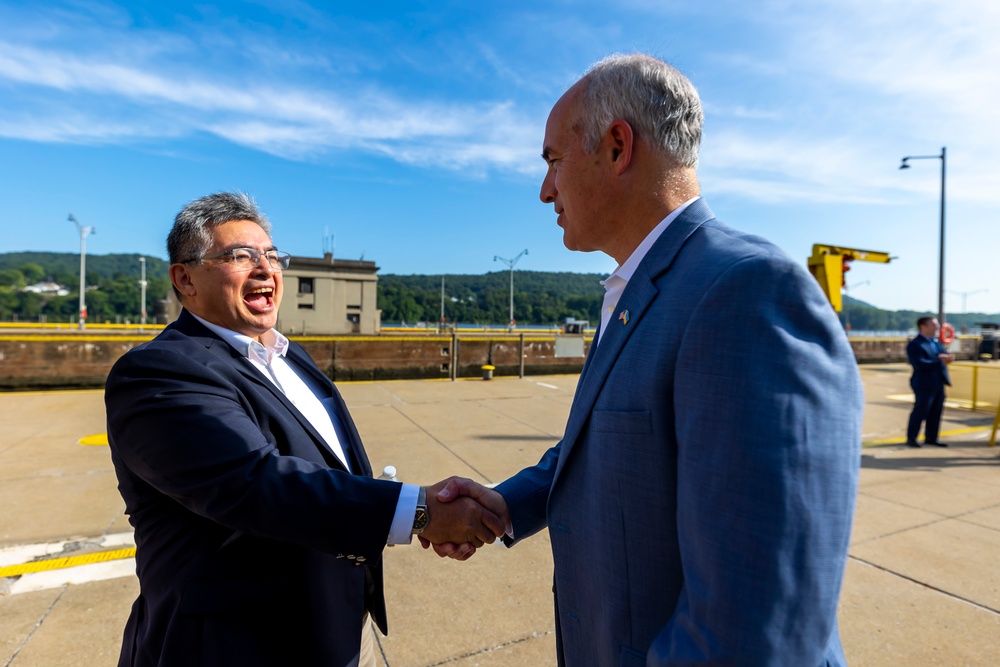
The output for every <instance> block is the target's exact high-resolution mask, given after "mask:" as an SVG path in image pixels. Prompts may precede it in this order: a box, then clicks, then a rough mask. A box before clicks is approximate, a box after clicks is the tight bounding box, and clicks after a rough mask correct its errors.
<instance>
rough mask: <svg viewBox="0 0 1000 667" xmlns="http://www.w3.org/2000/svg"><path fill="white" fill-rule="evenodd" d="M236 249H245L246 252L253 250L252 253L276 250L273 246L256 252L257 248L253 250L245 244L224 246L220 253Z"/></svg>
mask: <svg viewBox="0 0 1000 667" xmlns="http://www.w3.org/2000/svg"><path fill="white" fill-rule="evenodd" d="M237 248H246V249H248V250H253V251H254V252H271V251H272V250H277V248H276V247H275V246H274V245H273V244H272V245H271V246H269V247H267V248H265V249H264V250H257V248H254V247H253V246H252V245H247V244H246V243H233V244H230V245H228V246H226V248H225V250H223V251H222V252H229V251H231V250H236V249H237Z"/></svg>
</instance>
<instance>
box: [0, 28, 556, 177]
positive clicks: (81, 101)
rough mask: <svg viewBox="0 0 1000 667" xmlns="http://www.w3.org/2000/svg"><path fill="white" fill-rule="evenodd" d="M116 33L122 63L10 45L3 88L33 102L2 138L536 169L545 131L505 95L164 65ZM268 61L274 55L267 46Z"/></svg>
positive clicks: (9, 112) (2, 45)
mask: <svg viewBox="0 0 1000 667" xmlns="http://www.w3.org/2000/svg"><path fill="white" fill-rule="evenodd" d="M106 39H107V41H108V42H109V43H115V44H116V45H117V51H118V53H117V54H116V55H117V58H116V60H114V61H112V60H110V59H109V58H108V57H106V56H104V55H103V54H101V53H97V54H94V53H89V54H87V53H85V54H79V53H77V52H75V51H74V52H69V51H65V50H60V49H57V48H55V47H52V46H48V47H46V46H35V45H25V44H18V43H13V42H11V41H0V85H3V86H4V87H6V88H7V89H8V90H10V91H12V94H13V96H14V97H16V98H18V99H19V100H20V102H21V103H22V104H21V105H20V108H16V107H15V105H9V106H5V107H3V108H0V136H5V137H10V138H17V139H27V140H32V141H49V142H86V143H94V142H119V143H120V142H126V141H130V140H134V139H136V138H143V139H145V140H147V141H148V140H156V139H158V138H170V139H174V138H176V137H177V136H179V135H183V134H193V133H196V132H208V133H211V134H214V135H216V136H219V137H221V138H224V139H226V140H228V141H231V142H233V143H236V144H239V145H242V146H246V147H249V148H253V149H255V150H261V151H264V152H267V153H271V154H274V155H278V156H281V157H286V158H291V159H322V157H323V156H325V155H328V154H330V153H333V152H336V151H338V150H344V149H354V150H361V151H370V152H372V153H377V154H380V155H384V156H387V157H389V158H391V159H394V160H397V161H399V162H402V163H406V164H414V165H418V166H433V167H436V168H441V169H452V170H462V171H467V170H469V169H470V167H474V168H475V170H476V172H477V173H486V172H488V171H490V170H492V169H501V170H505V171H506V170H513V171H528V172H532V171H534V166H533V165H532V163H533V162H534V161H535V153H536V152H537V151H536V145H535V144H536V143H537V139H536V138H535V136H531V141H528V140H527V139H528V136H529V135H534V134H535V133H534V132H531V133H528V132H524V131H522V130H520V128H524V127H526V126H527V127H531V126H532V123H531V121H530V120H529V119H526V118H523V117H521V116H520V115H519V112H518V110H517V109H516V108H515V106H514V105H512V104H510V103H509V102H506V101H499V102H496V101H494V102H489V101H486V102H481V103H466V102H458V103H455V102H452V101H449V100H433V99H412V98H404V97H400V96H398V95H395V94H393V92H392V91H388V90H380V89H378V88H376V87H375V86H374V85H373V84H371V83H366V84H358V85H346V82H342V83H341V86H342V87H343V88H347V89H351V91H352V92H351V94H347V93H341V94H338V93H337V92H336V91H335V90H333V89H332V88H323V87H320V86H317V85H316V84H315V82H314V81H309V80H308V78H306V79H305V80H304V81H302V82H290V83H285V82H283V81H281V80H280V79H278V78H277V77H275V78H274V79H272V80H269V81H268V80H264V81H260V80H257V79H256V78H255V77H253V76H249V75H238V74H237V75H234V74H233V73H231V72H208V71H203V70H201V69H199V68H198V67H197V66H195V65H184V64H177V63H173V62H171V63H170V64H164V62H163V61H170V53H169V52H164V51H162V50H159V51H158V52H157V53H156V54H155V57H154V56H151V55H150V54H149V52H148V50H147V49H145V48H144V47H138V48H137V49H136V52H135V53H133V54H132V56H131V57H128V56H126V57H122V53H121V51H123V50H127V48H126V46H127V44H128V42H129V41H130V39H131V38H130V37H129V35H128V34H126V33H124V32H122V33H114V32H112V33H111V34H108V35H107V36H106ZM258 56H259V57H264V56H263V54H261V53H259V47H258ZM281 57H282V58H283V59H284V60H285V61H286V62H290V61H292V60H296V58H295V56H294V55H291V56H290V55H288V54H287V53H283V54H281ZM178 60H180V61H181V62H183V59H178ZM268 60H269V61H270V62H273V60H272V59H268ZM303 63H306V64H309V65H312V64H314V63H313V62H312V61H310V60H309V59H308V58H300V59H297V62H296V64H297V66H302V65H303ZM292 69H294V68H292ZM291 78H295V77H294V76H293V77H291ZM70 100H72V102H71V103H70ZM29 101H30V102H31V103H30V104H29ZM60 102H61V103H60ZM68 108H70V109H72V111H71V112H67V109H68ZM529 165H531V166H529Z"/></svg>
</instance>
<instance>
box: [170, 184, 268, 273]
mask: <svg viewBox="0 0 1000 667" xmlns="http://www.w3.org/2000/svg"><path fill="white" fill-rule="evenodd" d="M233 220H249V221H250V222H255V223H257V224H258V225H259V226H260V228H261V229H263V230H264V231H265V232H267V235H268V237H270V236H271V223H270V222H269V221H268V219H267V217H266V216H265V215H264V214H263V213H261V211H260V210H259V209H258V208H257V204H256V202H254V200H253V198H251V197H250V196H249V195H246V194H244V193H242V192H217V193H215V194H214V195H208V196H207V197H202V198H201V199H195V200H194V201H193V202H191V203H190V204H188V205H187V206H185V207H184V208H183V209H181V212H180V213H178V214H177V217H176V218H174V226H173V228H172V229H171V230H170V234H169V235H168V236H167V257H168V259H169V260H170V263H171V264H177V263H179V262H188V261H191V260H193V259H201V258H202V257H203V256H204V255H205V253H207V252H208V251H209V249H210V248H211V247H212V229H213V228H215V227H218V226H219V225H222V224H224V223H227V222H232V221H233Z"/></svg>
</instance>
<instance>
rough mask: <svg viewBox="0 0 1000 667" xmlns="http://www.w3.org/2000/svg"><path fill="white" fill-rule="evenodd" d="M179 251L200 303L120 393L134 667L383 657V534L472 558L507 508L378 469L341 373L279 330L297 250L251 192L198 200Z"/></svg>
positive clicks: (175, 276)
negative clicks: (416, 537)
mask: <svg viewBox="0 0 1000 667" xmlns="http://www.w3.org/2000/svg"><path fill="white" fill-rule="evenodd" d="M167 250H168V253H169V255H170V262H171V265H170V279H171V282H172V283H173V286H174V290H175V293H176V294H177V295H178V297H179V298H180V301H181V304H182V305H183V306H184V310H183V311H182V313H181V315H180V318H179V319H178V320H177V321H176V322H174V323H173V324H171V325H170V326H169V327H167V328H166V329H165V330H164V331H163V333H161V334H160V335H159V336H157V337H156V339H154V340H153V341H151V342H149V343H146V344H144V345H140V346H139V347H137V348H135V349H133V350H131V351H130V352H128V353H127V354H125V355H124V356H123V357H122V358H121V359H120V360H119V361H118V362H117V363H116V364H115V366H114V368H113V369H112V371H111V374H110V375H109V377H108V380H107V387H106V394H105V403H106V406H107V415H108V439H109V442H110V445H111V457H112V460H113V462H114V466H115V472H116V474H117V476H118V488H119V490H120V491H121V494H122V498H124V500H125V511H126V512H127V513H128V515H129V521H130V522H131V524H132V525H133V527H134V528H135V541H136V572H137V574H138V577H139V588H140V590H139V597H138V599H137V600H136V601H135V604H134V605H133V607H132V613H131V616H130V617H129V619H128V623H127V625H126V628H125V634H124V641H123V644H122V650H121V656H120V658H119V665H120V666H121V667H125V666H130V667H133V666H134V667H145V666H153V665H158V666H160V667H169V666H172V665H176V666H177V667H188V666H189V665H213V666H223V665H233V666H239V667H248V666H250V667H252V666H255V665H260V666H261V667H265V666H267V667H273V666H274V665H324V666H326V667H346V666H351V667H354V666H357V665H359V664H360V665H362V666H365V665H369V666H371V667H374V664H375V659H374V651H373V648H372V639H373V635H372V630H371V623H370V622H369V620H368V619H369V618H371V619H372V620H373V621H374V622H375V623H376V624H377V625H378V626H379V628H381V630H382V632H383V633H384V632H386V612H385V601H384V598H383V594H382V581H383V577H382V562H381V554H382V549H383V547H385V546H386V544H387V543H392V544H401V543H407V542H409V541H410V536H411V534H420V535H421V538H422V539H426V540H429V541H431V542H442V541H447V542H458V543H462V544H463V545H464V549H463V550H462V551H461V552H460V554H459V555H460V556H461V557H467V556H468V555H470V554H471V553H472V552H473V551H474V549H475V547H476V546H482V544H483V543H484V541H486V540H489V541H493V540H494V539H495V537H496V536H497V535H499V534H502V533H503V529H504V526H503V523H502V522H500V520H499V519H498V518H497V517H496V516H495V515H492V514H490V513H488V512H484V511H482V509H481V508H479V506H478V505H477V504H476V503H475V502H474V501H472V500H469V502H468V504H466V505H465V506H464V507H463V508H461V509H458V508H456V510H452V509H450V508H449V507H448V506H447V505H443V504H442V503H440V502H438V500H437V498H436V494H435V491H436V490H437V489H438V488H440V487H442V486H443V485H444V482H441V483H439V484H438V485H435V486H434V487H430V488H429V489H425V488H422V487H416V486H413V485H408V484H399V483H397V482H393V481H383V480H376V479H372V472H371V466H370V464H369V461H368V457H367V456H366V454H365V450H364V447H363V446H362V444H361V438H360V437H359V435H358V432H357V429H356V428H355V426H354V422H353V421H352V420H351V417H350V414H349V413H348V411H347V407H346V406H345V405H344V402H343V400H342V399H341V397H340V394H339V392H338V391H337V389H336V387H334V386H333V383H331V382H330V380H329V379H328V378H327V377H326V376H325V375H324V374H323V373H322V372H321V371H320V370H319V368H317V367H316V364H315V363H314V362H313V361H312V359H310V357H309V356H308V354H307V353H306V352H305V351H304V350H303V349H302V348H301V347H299V346H298V345H296V344H295V343H292V342H289V341H288V339H287V338H285V337H284V336H282V335H281V334H280V333H278V332H277V331H275V329H274V325H275V322H276V319H277V313H278V306H279V305H280V303H281V295H282V286H283V283H282V269H284V268H287V267H288V255H286V254H284V253H281V252H278V250H277V249H276V248H275V247H274V244H273V242H272V240H271V226H270V223H269V222H268V221H267V219H266V218H265V217H264V216H263V214H261V213H260V212H259V210H258V209H257V207H256V206H255V205H254V203H253V202H252V201H251V200H250V199H249V198H248V197H246V196H245V195H241V194H231V193H220V194H215V195H210V196H208V197H203V198H202V199H199V200H197V201H194V202H192V203H190V204H188V205H187V206H186V207H185V208H184V209H183V210H182V211H181V212H180V213H179V214H178V215H177V218H176V220H175V222H174V226H173V229H172V231H171V232H170V236H169V238H168V240H167ZM425 495H426V499H425ZM484 522H485V523H484Z"/></svg>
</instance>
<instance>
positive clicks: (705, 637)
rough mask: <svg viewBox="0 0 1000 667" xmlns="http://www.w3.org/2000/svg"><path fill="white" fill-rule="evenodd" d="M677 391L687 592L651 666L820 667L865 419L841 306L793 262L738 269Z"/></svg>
mask: <svg viewBox="0 0 1000 667" xmlns="http://www.w3.org/2000/svg"><path fill="white" fill-rule="evenodd" d="M674 382H675V385H674V390H675V392H674V395H675V408H676V415H677V417H676V437H677V443H678V445H677V446H678V470H677V484H678V486H677V494H678V499H677V505H678V539H679V546H680V557H681V562H682V566H683V574H684V584H683V589H682V591H681V595H680V598H679V601H678V604H677V607H676V609H675V611H674V613H673V616H672V617H671V619H670V621H669V622H668V624H667V625H666V626H665V627H664V628H663V629H662V631H661V632H660V634H659V635H658V637H657V638H656V640H655V641H654V643H653V646H652V647H651V649H650V654H649V663H648V664H650V665H680V664H684V665H694V664H746V665H749V664H753V665H818V664H821V660H822V656H823V655H824V652H825V651H826V650H827V648H828V646H829V645H830V643H831V642H832V641H837V640H836V639H835V638H836V636H837V635H836V609H837V600H838V596H839V592H840V587H841V582H842V578H843V572H844V567H845V562H846V555H847V548H848V541H849V537H850V530H851V521H852V517H853V511H854V501H855V495H856V490H857V474H858V467H859V462H860V433H861V412H862V405H863V397H862V388H861V384H860V378H859V375H858V371H857V365H856V362H855V359H854V356H853V353H852V352H851V349H850V346H849V345H848V343H847V341H846V337H845V336H844V334H843V332H842V330H841V329H840V326H839V324H838V323H837V320H836V318H835V317H834V316H833V313H832V311H831V310H830V306H829V304H828V303H827V302H826V299H825V298H824V297H823V295H822V293H821V292H820V291H819V289H818V288H817V287H816V286H815V284H813V282H812V279H811V278H810V277H809V276H808V275H807V274H806V273H805V272H804V271H802V270H801V269H799V267H796V266H794V265H792V264H791V262H789V261H787V260H782V259H776V258H773V257H771V258H752V259H746V260H743V261H741V262H739V263H737V264H735V265H734V266H732V267H731V268H730V269H729V270H727V271H726V272H725V273H724V274H723V275H722V276H721V277H720V278H719V279H718V280H717V281H716V282H715V283H714V284H713V285H712V286H711V287H710V288H709V289H708V291H707V292H706V293H705V295H704V297H703V299H702V300H701V302H700V304H699V305H698V307H697V308H696V309H695V312H694V314H693V316H692V318H691V320H690V324H689V326H688V327H687V330H686V332H685V335H684V338H683V341H682V343H681V347H680V349H679V351H678V362H677V370H676V375H675V378H674Z"/></svg>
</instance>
